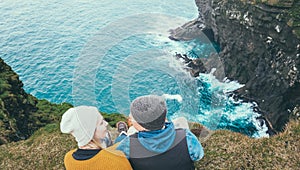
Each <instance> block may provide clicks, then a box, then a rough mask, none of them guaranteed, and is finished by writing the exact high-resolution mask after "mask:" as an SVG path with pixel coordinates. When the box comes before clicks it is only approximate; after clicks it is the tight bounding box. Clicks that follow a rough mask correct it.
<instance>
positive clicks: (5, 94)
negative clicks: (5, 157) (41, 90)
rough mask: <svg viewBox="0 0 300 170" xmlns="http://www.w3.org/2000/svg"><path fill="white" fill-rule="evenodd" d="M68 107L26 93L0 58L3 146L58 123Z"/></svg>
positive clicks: (0, 135) (65, 104) (21, 84)
mask: <svg viewBox="0 0 300 170" xmlns="http://www.w3.org/2000/svg"><path fill="white" fill-rule="evenodd" d="M69 107H71V105H70V104H67V103H63V104H52V103H50V102H48V101H46V100H38V99H37V98H35V97H33V96H32V95H30V94H27V93H26V92H25V91H24V89H23V83H22V82H21V81H20V80H19V76H18V75H17V74H16V73H15V72H14V71H13V70H12V69H11V67H10V66H8V65H7V64H6V63H5V62H4V61H3V60H2V59H1V58H0V145H1V144H4V143H8V142H11V141H18V140H22V139H26V138H28V137H29V136H30V135H32V134H33V132H34V131H35V130H37V129H38V128H40V127H43V126H45V125H46V124H48V123H53V122H57V121H58V120H59V119H60V117H61V114H62V113H63V112H64V111H66V110H67V109H68V108H69Z"/></svg>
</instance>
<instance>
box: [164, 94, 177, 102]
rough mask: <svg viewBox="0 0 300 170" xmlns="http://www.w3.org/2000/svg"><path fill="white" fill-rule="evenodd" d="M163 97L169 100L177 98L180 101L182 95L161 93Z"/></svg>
mask: <svg viewBox="0 0 300 170" xmlns="http://www.w3.org/2000/svg"><path fill="white" fill-rule="evenodd" d="M162 96H163V97H164V98H165V99H169V100H174V99H175V100H177V101H178V102H179V103H181V102H182V97H181V96H180V95H179V94H163V95H162Z"/></svg>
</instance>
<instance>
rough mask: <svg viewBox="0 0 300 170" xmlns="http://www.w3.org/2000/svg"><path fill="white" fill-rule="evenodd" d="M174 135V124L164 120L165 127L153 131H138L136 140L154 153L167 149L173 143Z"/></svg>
mask: <svg viewBox="0 0 300 170" xmlns="http://www.w3.org/2000/svg"><path fill="white" fill-rule="evenodd" d="M175 136H176V131H175V127H174V124H173V123H172V122H166V123H165V128H164V129H161V130H155V131H145V132H139V133H138V140H139V142H140V143H141V145H142V146H144V147H145V148H146V149H147V150H149V151H151V152H154V153H162V152H165V151H167V150H168V149H169V148H170V147H171V145H172V144H173V142H174V140H175Z"/></svg>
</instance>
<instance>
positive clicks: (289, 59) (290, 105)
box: [170, 0, 300, 132]
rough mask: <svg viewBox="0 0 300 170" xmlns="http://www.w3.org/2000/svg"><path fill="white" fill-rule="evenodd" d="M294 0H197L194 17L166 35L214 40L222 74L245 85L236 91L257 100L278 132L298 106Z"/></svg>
mask: <svg viewBox="0 0 300 170" xmlns="http://www.w3.org/2000/svg"><path fill="white" fill-rule="evenodd" d="M293 2H294V1H293V0H289V1H288V2H286V3H283V4H280V3H273V4H264V3H257V2H252V3H246V2H242V1H239V0H229V1H221V0H216V1H210V0H196V4H197V6H198V11H199V17H198V18H197V19H195V20H193V21H191V22H189V23H187V24H185V25H183V26H181V27H180V28H177V29H174V30H172V32H171V36H170V37H173V39H176V40H191V39H200V40H201V39H203V37H205V36H206V37H207V38H206V40H208V41H216V43H218V44H219V45H220V48H221V52H220V53H219V57H220V61H222V64H223V67H224V68H223V69H224V72H225V76H226V77H227V78H228V79H231V80H238V81H239V82H240V83H242V84H245V86H244V87H242V88H241V89H238V90H236V91H235V94H236V95H237V96H238V97H239V98H242V99H244V100H251V101H255V102H256V103H258V107H259V110H260V112H261V113H262V115H263V117H264V118H265V119H266V120H267V121H268V122H269V123H270V129H272V128H273V129H274V130H275V131H277V132H278V131H281V130H282V129H283V128H284V126H285V124H286V122H287V121H288V120H289V116H290V114H291V112H292V111H293V109H294V108H295V107H296V106H297V105H300V76H299V70H300V40H299V38H297V36H298V37H299V32H298V31H297V30H298V29H299V25H298V26H297V25H295V23H299V21H300V18H299V17H298V18H297V16H299V13H300V10H298V9H299V6H298V5H297V3H296V2H295V3H293ZM256 3H257V4H256ZM294 16H296V17H294ZM296 21H297V22H296ZM203 30H211V32H210V33H208V32H209V31H206V33H204V32H203ZM212 33H213V34H212ZM204 34H205V36H203V35H204ZM208 35H209V36H208ZM199 37H200V38H199ZM202 62H203V61H202ZM205 62H206V61H204V62H203V63H205ZM211 63H214V62H211ZM200 65H201V64H200ZM205 66H206V65H205ZM191 67H192V68H193V67H194V68H193V69H194V70H195V72H197V71H198V70H197V68H196V66H193V65H191ZM205 69H206V70H207V71H210V69H211V68H205ZM202 71H204V70H202ZM219 74H221V73H219ZM195 75H197V74H195ZM220 77H222V76H220Z"/></svg>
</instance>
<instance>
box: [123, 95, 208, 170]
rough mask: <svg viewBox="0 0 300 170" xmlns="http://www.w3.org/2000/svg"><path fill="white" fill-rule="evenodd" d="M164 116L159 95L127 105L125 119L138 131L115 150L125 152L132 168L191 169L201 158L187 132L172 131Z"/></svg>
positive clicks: (200, 151) (144, 97) (200, 149)
mask: <svg viewBox="0 0 300 170" xmlns="http://www.w3.org/2000/svg"><path fill="white" fill-rule="evenodd" d="M166 114H167V107H166V102H165V99H164V98H163V97H161V96H157V95H146V96H141V97H138V98H136V99H135V100H134V101H133V102H132V103H131V105H130V115H129V117H130V119H131V122H132V124H133V126H134V128H135V129H136V130H137V131H138V132H137V133H135V134H133V135H130V136H126V137H125V138H124V139H123V140H122V141H121V142H120V143H119V145H118V147H117V150H121V151H123V152H124V153H125V155H126V157H127V159H128V160H129V161H130V164H131V166H132V168H133V169H135V170H153V169H155V170H168V169H170V170H171V169H172V170H192V169H195V167H194V162H195V161H198V160H200V159H201V158H202V157H203V156H204V151H203V148H202V146H201V143H200V142H199V141H198V139H197V137H196V136H195V135H194V134H193V133H192V132H191V131H190V130H189V129H175V127H174V124H173V123H172V122H167V121H166Z"/></svg>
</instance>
